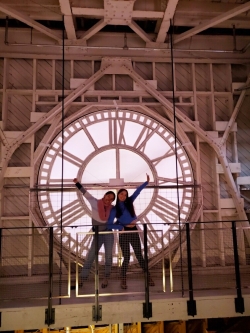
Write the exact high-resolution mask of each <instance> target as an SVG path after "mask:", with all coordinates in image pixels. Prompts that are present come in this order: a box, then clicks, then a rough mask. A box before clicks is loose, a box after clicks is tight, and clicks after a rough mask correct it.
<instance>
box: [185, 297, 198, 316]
mask: <svg viewBox="0 0 250 333" xmlns="http://www.w3.org/2000/svg"><path fill="white" fill-rule="evenodd" d="M187 312H188V315H189V316H193V317H194V316H195V315H197V310H196V301H194V300H189V301H187Z"/></svg>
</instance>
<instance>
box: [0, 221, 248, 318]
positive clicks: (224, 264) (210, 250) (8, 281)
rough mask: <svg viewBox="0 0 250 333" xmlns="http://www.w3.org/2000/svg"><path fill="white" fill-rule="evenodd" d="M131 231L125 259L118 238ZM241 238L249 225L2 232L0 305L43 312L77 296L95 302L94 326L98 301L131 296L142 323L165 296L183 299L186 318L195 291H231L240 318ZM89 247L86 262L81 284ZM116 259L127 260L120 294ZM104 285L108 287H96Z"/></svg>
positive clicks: (244, 268) (244, 265) (243, 288)
mask: <svg viewBox="0 0 250 333" xmlns="http://www.w3.org/2000/svg"><path fill="white" fill-rule="evenodd" d="M132 233H134V234H137V235H138V239H139V243H140V244H139V243H138V242H137V245H139V248H138V249H136V248H135V247H134V248H132V247H131V246H129V254H128V255H127V256H126V254H124V252H123V251H124V249H122V248H121V239H122V238H121V237H123V236H122V235H125V234H130V235H131V234H132ZM249 233H250V227H244V226H242V223H241V221H238V222H237V221H231V222H230V221H227V222H223V223H222V222H209V223H208V222H207V223H205V222H203V223H191V222H190V223H185V224H182V225H172V226H171V228H169V230H168V232H167V234H165V235H164V233H163V231H162V230H157V226H155V228H154V229H153V228H151V227H150V228H149V227H148V226H147V225H146V224H144V225H143V228H138V231H133V232H128V231H122V232H116V231H115V232H112V231H110V232H99V231H98V228H96V230H95V232H89V233H84V232H77V227H75V226H74V229H73V228H72V234H74V237H72V235H71V234H70V233H68V232H67V233H66V232H65V233H64V232H63V233H61V234H60V233H58V232H56V233H54V230H53V227H49V228H46V227H43V228H38V227H34V228H2V229H1V232H0V249H1V256H0V263H1V270H0V306H1V305H3V304H4V302H5V301H6V300H8V301H11V300H14V301H15V302H14V303H11V302H8V304H9V305H8V306H9V307H12V306H14V304H15V305H16V302H17V301H18V302H19V304H20V305H23V306H26V303H27V300H30V299H33V300H40V303H39V304H46V305H47V304H48V311H50V308H52V304H55V302H59V303H60V302H61V301H62V299H65V298H67V299H69V301H70V302H71V303H72V304H73V303H74V302H77V298H78V297H80V298H84V299H85V301H86V302H88V300H89V299H92V300H93V299H95V311H96V312H95V316H96V317H95V318H96V319H97V320H98V318H99V316H100V313H99V312H98V311H99V310H98V309H99V298H100V297H114V296H115V297H117V298H118V299H123V298H124V297H128V296H129V295H133V296H136V295H137V296H138V297H140V298H144V299H145V303H144V307H145V313H144V314H145V317H150V314H151V311H152V309H151V303H150V298H151V297H154V298H155V297H161V298H162V297H163V298H164V297H169V295H172V297H174V296H178V297H180V296H181V297H186V298H187V299H188V309H189V310H188V311H189V312H190V314H191V315H194V314H195V312H196V307H195V296H196V294H197V292H199V295H201V294H202V293H204V295H205V294H206V293H208V292H210V293H211V292H216V293H217V294H220V293H221V294H223V295H225V292H228V293H235V297H236V298H235V306H236V311H237V312H241V313H242V312H244V299H243V295H244V294H247V293H248V289H249V277H250V251H249V249H250V245H249V243H248V236H249ZM108 235H110V236H111V238H112V239H113V245H112V261H111V267H110V272H109V273H108V275H107V272H106V269H105V262H106V261H107V259H108V258H107V257H106V256H105V248H104V245H103V243H102V244H101V246H100V244H99V243H98V242H99V241H100V239H102V237H103V236H104V237H107V236H108ZM92 243H93V246H94V254H93V255H94V257H93V260H92V262H91V265H90V267H89V269H88V274H87V276H85V277H84V279H82V278H83V275H82V272H83V271H84V265H85V264H86V262H87V260H88V255H89V252H90V248H91V245H92ZM122 246H123V245H122ZM135 253H136V255H135ZM138 253H141V257H140V256H139V254H138ZM124 256H125V257H126V258H127V257H128V256H129V259H130V260H129V264H128V267H127V268H126V284H127V289H122V288H121V281H122V276H123V275H122V270H123V269H124V265H123V262H124ZM138 258H139V259H138ZM140 258H142V259H140ZM142 260H143V261H142ZM105 280H107V282H108V283H107V286H105V284H104V287H103V281H105ZM152 281H153V283H152ZM80 282H81V283H82V282H83V285H81V284H79V283H80ZM41 302H42V303H41ZM4 307H6V303H5V304H4ZM50 316H51V314H50V315H49V317H50Z"/></svg>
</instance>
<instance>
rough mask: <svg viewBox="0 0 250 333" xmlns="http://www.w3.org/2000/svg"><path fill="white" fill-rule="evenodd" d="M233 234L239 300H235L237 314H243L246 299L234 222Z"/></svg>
mask: <svg viewBox="0 0 250 333" xmlns="http://www.w3.org/2000/svg"><path fill="white" fill-rule="evenodd" d="M232 234H233V248H234V268H235V278H236V290H237V298H235V299H234V304H235V311H236V312H237V313H243V312H244V311H245V307H244V299H243V297H242V293H241V281H240V265H239V255H238V244H237V233H236V225H235V221H232Z"/></svg>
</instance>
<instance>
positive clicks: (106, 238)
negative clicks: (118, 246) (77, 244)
mask: <svg viewBox="0 0 250 333" xmlns="http://www.w3.org/2000/svg"><path fill="white" fill-rule="evenodd" d="M95 239H96V237H95V235H94V236H93V240H92V243H91V246H90V249H89V252H88V254H87V257H86V260H85V263H84V266H83V268H82V271H81V278H83V279H87V277H88V276H89V271H90V269H91V266H92V264H93V262H94V260H95ZM103 244H104V251H105V277H106V278H108V277H109V276H110V273H111V267H112V251H113V245H114V234H113V233H107V234H99V235H98V252H99V250H100V248H101V247H102V245H103Z"/></svg>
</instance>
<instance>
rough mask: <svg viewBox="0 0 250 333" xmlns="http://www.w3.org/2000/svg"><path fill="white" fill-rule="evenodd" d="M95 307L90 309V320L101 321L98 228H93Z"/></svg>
mask: <svg viewBox="0 0 250 333" xmlns="http://www.w3.org/2000/svg"><path fill="white" fill-rule="evenodd" d="M94 237H95V239H94V240H95V305H93V308H92V317H93V318H92V320H93V321H96V322H97V321H99V320H102V313H101V310H102V306H101V305H99V263H98V252H99V247H98V244H99V227H98V226H95V236H94Z"/></svg>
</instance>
